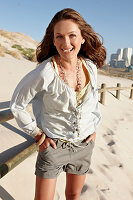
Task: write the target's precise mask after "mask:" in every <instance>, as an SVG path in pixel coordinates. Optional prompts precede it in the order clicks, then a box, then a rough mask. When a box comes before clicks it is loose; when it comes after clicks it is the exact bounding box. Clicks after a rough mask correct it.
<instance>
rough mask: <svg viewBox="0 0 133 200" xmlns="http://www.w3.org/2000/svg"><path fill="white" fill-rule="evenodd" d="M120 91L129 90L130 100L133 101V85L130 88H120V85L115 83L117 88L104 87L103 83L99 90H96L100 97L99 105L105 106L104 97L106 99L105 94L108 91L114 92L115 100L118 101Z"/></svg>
mask: <svg viewBox="0 0 133 200" xmlns="http://www.w3.org/2000/svg"><path fill="white" fill-rule="evenodd" d="M121 90H130V96H129V98H130V99H133V84H132V85H131V87H121V84H120V83H117V87H108V88H107V87H106V84H105V83H103V84H102V85H101V89H99V90H98V92H99V93H101V95H100V103H101V104H103V105H104V104H105V97H106V92H108V91H116V96H115V97H116V98H117V99H120V91H121Z"/></svg>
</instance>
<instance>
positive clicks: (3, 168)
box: [0, 83, 133, 178]
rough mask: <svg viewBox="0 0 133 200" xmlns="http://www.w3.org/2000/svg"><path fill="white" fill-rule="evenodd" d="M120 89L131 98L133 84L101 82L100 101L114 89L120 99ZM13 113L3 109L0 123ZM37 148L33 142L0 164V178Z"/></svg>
mask: <svg viewBox="0 0 133 200" xmlns="http://www.w3.org/2000/svg"><path fill="white" fill-rule="evenodd" d="M121 90H130V96H129V98H130V99H133V84H132V85H131V87H121V85H120V83H117V87H108V88H107V87H106V84H105V83H103V84H102V85H101V89H99V90H98V92H99V93H101V95H100V103H102V104H105V97H106V92H107V91H116V98H117V99H120V91H121ZM13 118H14V117H13V114H12V113H11V110H10V109H8V110H4V111H1V112H0V123H3V122H5V121H8V120H10V119H13ZM37 150H38V147H37V146H36V143H35V142H34V143H33V144H32V145H30V146H29V147H27V148H26V149H24V150H23V151H22V152H20V153H18V154H17V155H16V156H14V157H13V158H11V159H10V160H8V161H7V162H5V163H4V164H1V165H0V178H2V177H3V176H4V175H6V174H7V173H8V172H9V171H11V170H12V169H13V168H14V167H16V166H17V165H18V164H20V163H21V162H22V161H24V160H25V159H26V158H27V157H29V156H30V155H31V154H32V153H34V152H35V151H37Z"/></svg>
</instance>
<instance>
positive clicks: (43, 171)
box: [35, 139, 94, 178]
mask: <svg viewBox="0 0 133 200" xmlns="http://www.w3.org/2000/svg"><path fill="white" fill-rule="evenodd" d="M53 140H54V141H55V143H56V146H57V148H56V149H54V148H52V147H51V146H49V147H48V148H47V149H45V150H44V151H43V152H39V153H38V157H37V161H36V171H35V174H36V176H39V177H42V178H56V177H57V176H58V175H59V174H60V173H61V172H62V171H64V172H67V173H70V174H77V175H83V174H86V173H88V171H89V167H90V163H91V155H92V150H93V147H94V142H93V141H92V140H91V141H90V142H89V143H85V142H83V141H82V142H81V141H79V142H75V143H71V142H64V141H60V140H59V139H53Z"/></svg>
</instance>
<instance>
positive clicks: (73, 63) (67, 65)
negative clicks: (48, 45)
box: [59, 57, 78, 70]
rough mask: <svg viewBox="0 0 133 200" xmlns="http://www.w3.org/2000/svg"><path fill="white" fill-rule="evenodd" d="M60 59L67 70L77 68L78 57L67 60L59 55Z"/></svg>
mask: <svg viewBox="0 0 133 200" xmlns="http://www.w3.org/2000/svg"><path fill="white" fill-rule="evenodd" d="M59 59H60V62H61V63H62V66H63V67H64V69H66V70H73V69H76V65H77V60H78V57H76V58H73V59H70V60H65V59H63V58H61V57H59Z"/></svg>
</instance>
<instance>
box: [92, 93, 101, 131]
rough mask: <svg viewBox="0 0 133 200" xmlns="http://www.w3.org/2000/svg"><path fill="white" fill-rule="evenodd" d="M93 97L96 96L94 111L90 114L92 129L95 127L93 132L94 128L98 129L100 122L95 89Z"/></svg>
mask: <svg viewBox="0 0 133 200" xmlns="http://www.w3.org/2000/svg"><path fill="white" fill-rule="evenodd" d="M95 95H96V98H95V100H96V103H95V109H94V111H93V112H92V114H93V122H94V127H95V130H96V128H97V127H98V125H99V123H100V121H101V112H100V109H99V102H98V89H96V91H95Z"/></svg>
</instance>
